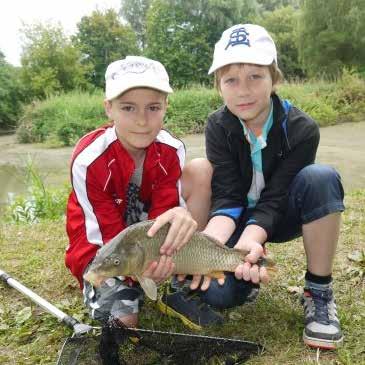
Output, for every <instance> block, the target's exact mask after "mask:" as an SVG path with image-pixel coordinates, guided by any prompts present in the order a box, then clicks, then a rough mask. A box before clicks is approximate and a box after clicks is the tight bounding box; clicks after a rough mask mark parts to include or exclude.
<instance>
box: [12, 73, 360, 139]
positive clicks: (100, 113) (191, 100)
mask: <svg viewBox="0 0 365 365" xmlns="http://www.w3.org/2000/svg"><path fill="white" fill-rule="evenodd" d="M279 95H281V96H282V97H284V98H287V99H289V100H291V101H292V102H293V103H294V104H295V105H296V106H298V107H299V108H301V109H302V110H304V111H305V112H307V113H308V114H309V115H311V117H312V118H313V119H315V120H316V121H317V122H318V123H319V125H321V126H325V125H330V124H336V123H340V122H344V121H358V120H362V119H363V117H364V114H365V81H364V80H363V79H362V78H360V77H359V75H358V74H357V73H356V72H353V71H349V70H345V71H344V72H343V77H342V78H340V79H338V80H337V81H336V82H335V81H334V82H328V81H325V80H312V81H310V82H291V83H285V84H283V85H280V87H279ZM102 99H103V95H102V93H101V92H94V93H92V94H90V93H80V92H72V93H68V94H63V95H59V96H54V97H50V98H48V99H46V100H44V101H41V102H35V103H33V104H31V105H28V106H27V107H26V109H25V113H24V115H23V117H22V118H21V124H20V126H19V128H18V131H17V135H18V140H19V141H20V142H23V143H29V142H46V141H47V142H50V141H52V142H53V145H60V144H61V145H66V146H69V145H74V144H75V143H76V141H77V140H78V139H79V138H80V137H81V136H82V135H84V134H85V133H87V132H88V131H90V130H92V129H95V128H97V127H99V126H100V125H102V124H104V123H105V122H106V117H105V112H104V109H103V105H102V102H101V101H102ZM220 105H222V100H221V98H220V96H219V95H218V93H217V92H216V91H215V90H213V89H211V88H206V87H203V86H196V85H195V86H193V87H191V88H188V89H187V88H186V89H185V88H183V89H180V90H177V91H175V92H174V93H173V94H171V95H170V96H169V106H168V108H167V113H166V117H165V126H166V127H167V128H168V129H169V130H170V131H171V132H173V133H175V134H177V135H180V136H181V135H183V134H188V133H199V132H202V131H203V129H204V127H205V122H206V120H207V117H208V115H209V114H210V113H212V112H213V111H214V110H216V109H217V108H218V107H220Z"/></svg>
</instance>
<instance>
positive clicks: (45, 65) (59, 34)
mask: <svg viewBox="0 0 365 365" xmlns="http://www.w3.org/2000/svg"><path fill="white" fill-rule="evenodd" d="M21 33H22V34H23V37H24V44H23V52H22V55H21V64H22V71H21V78H22V82H23V83H24V84H25V85H27V88H28V90H29V93H30V96H33V97H37V98H44V97H45V96H48V95H50V94H53V93H58V92H61V91H69V90H73V89H75V88H86V87H87V86H88V85H87V82H86V79H85V74H86V73H87V71H88V69H87V67H85V66H83V65H82V64H81V62H80V61H81V53H80V51H79V50H78V49H77V48H76V47H74V46H73V45H72V43H71V41H70V40H69V38H68V37H66V36H65V35H64V33H63V30H62V28H61V26H60V25H52V24H50V23H49V24H44V25H43V24H41V23H36V24H32V25H27V24H25V25H23V28H22V30H21Z"/></svg>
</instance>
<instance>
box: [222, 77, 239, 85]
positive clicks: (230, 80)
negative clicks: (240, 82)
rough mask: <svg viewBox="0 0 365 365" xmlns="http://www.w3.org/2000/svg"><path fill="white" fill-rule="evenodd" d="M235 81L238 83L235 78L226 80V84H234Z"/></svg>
mask: <svg viewBox="0 0 365 365" xmlns="http://www.w3.org/2000/svg"><path fill="white" fill-rule="evenodd" d="M235 81H236V79H235V78H234V77H229V78H228V79H226V80H224V83H226V84H232V83H233V82H235Z"/></svg>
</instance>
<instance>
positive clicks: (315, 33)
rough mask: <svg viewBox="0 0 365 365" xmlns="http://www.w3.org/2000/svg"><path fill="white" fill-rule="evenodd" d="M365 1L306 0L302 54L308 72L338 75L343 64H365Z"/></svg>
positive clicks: (358, 66)
mask: <svg viewBox="0 0 365 365" xmlns="http://www.w3.org/2000/svg"><path fill="white" fill-rule="evenodd" d="M364 34H365V1H364V0H331V1H321V0H303V5H302V14H301V17H300V22H299V57H300V61H301V63H302V65H303V67H305V69H307V71H308V73H309V74H310V75H312V76H314V75H326V76H329V77H334V76H337V75H338V74H339V73H340V72H341V71H342V69H343V67H350V68H351V67H356V68H359V69H361V68H362V67H364V59H365V38H364Z"/></svg>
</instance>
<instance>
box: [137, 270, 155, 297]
mask: <svg viewBox="0 0 365 365" xmlns="http://www.w3.org/2000/svg"><path fill="white" fill-rule="evenodd" d="M136 277H137V280H138V282H139V284H140V285H141V287H142V289H143V290H144V292H145V293H146V295H147V296H148V298H150V299H152V300H157V285H156V283H155V282H154V281H153V280H152V279H150V278H145V277H143V276H141V275H136Z"/></svg>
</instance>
